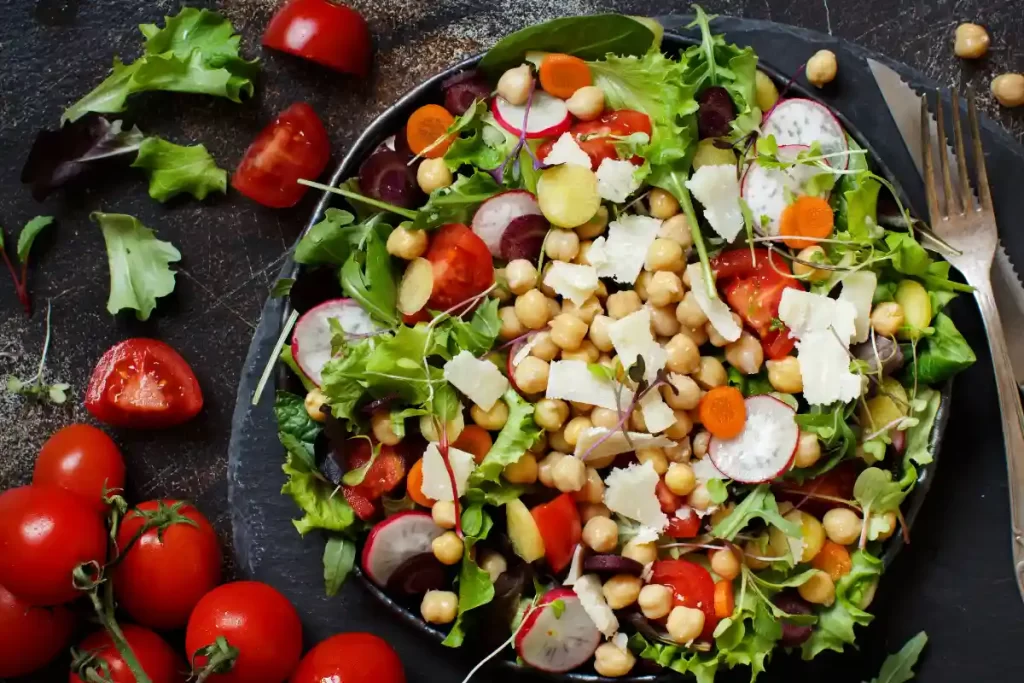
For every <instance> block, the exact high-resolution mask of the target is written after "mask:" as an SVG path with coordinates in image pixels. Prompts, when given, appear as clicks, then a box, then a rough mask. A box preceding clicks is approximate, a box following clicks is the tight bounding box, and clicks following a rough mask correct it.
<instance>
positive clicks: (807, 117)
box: [761, 97, 850, 170]
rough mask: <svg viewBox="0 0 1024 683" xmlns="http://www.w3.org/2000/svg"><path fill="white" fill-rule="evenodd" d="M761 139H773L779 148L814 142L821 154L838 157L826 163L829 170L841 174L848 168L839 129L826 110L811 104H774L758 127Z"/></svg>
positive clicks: (801, 101) (795, 100)
mask: <svg viewBox="0 0 1024 683" xmlns="http://www.w3.org/2000/svg"><path fill="white" fill-rule="evenodd" d="M761 135H762V136H764V137H767V136H769V135H774V136H775V142H776V144H778V145H779V146H780V147H781V146H782V145H807V146H808V147H810V146H811V145H813V144H814V143H815V142H817V143H818V144H820V145H821V151H822V153H824V154H838V155H839V156H836V157H832V158H830V159H829V161H830V162H831V163H830V166H832V167H834V168H839V169H843V170H845V169H846V168H847V167H848V166H849V165H850V155H849V154H844V152H849V150H850V146H849V144H848V143H847V140H846V131H845V130H843V125H842V124H841V123H839V119H837V118H836V115H835V114H833V113H832V111H831V110H830V109H829V108H828V107H826V106H825V105H823V104H820V103H818V102H815V101H814V100H806V99H803V98H799V97H795V98H792V99H789V100H783V101H782V102H780V103H778V104H777V105H775V108H774V109H772V111H771V113H770V114H769V115H768V117H767V118H765V120H764V121H763V122H762V123H761Z"/></svg>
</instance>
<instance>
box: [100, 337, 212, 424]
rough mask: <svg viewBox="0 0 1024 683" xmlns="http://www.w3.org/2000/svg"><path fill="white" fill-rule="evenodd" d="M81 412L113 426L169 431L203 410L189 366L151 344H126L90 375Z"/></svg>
mask: <svg viewBox="0 0 1024 683" xmlns="http://www.w3.org/2000/svg"><path fill="white" fill-rule="evenodd" d="M85 407H86V409H87V410H88V411H89V412H90V413H92V414H93V416H94V417H95V418H96V419H97V420H99V421H100V422H105V423H106V424H109V425H113V426H115V427H135V428H159V427H173V426H174V425H178V424H181V423H183V422H187V421H189V420H191V419H192V418H193V417H195V416H196V415H197V414H198V413H199V411H200V410H202V408H203V392H202V391H201V390H200V388H199V381H198V380H197V379H196V376H195V373H193V372H192V368H191V367H189V364H188V362H187V361H186V360H185V359H184V358H182V357H181V355H180V354H179V353H178V352H177V351H175V350H174V349H173V348H171V347H170V346H168V345H167V344H165V343H163V342H162V341H157V340H156V339H144V338H134V339H126V340H124V341H123V342H121V343H120V344H116V345H114V346H112V347H110V348H109V349H107V352H106V353H104V354H103V357H102V358H100V361H99V363H97V364H96V368H95V369H94V370H93V371H92V377H91V378H90V379H89V386H88V388H87V389H86V392H85Z"/></svg>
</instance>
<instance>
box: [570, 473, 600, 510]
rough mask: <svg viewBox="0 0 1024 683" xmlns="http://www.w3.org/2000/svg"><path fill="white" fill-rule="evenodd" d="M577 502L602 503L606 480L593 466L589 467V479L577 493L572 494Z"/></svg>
mask: <svg viewBox="0 0 1024 683" xmlns="http://www.w3.org/2000/svg"><path fill="white" fill-rule="evenodd" d="M572 498H573V500H575V501H576V502H577V503H600V502H601V501H603V500H604V481H603V480H602V479H601V475H600V474H599V473H598V471H597V470H596V469H594V468H593V467H588V468H587V481H586V483H585V484H583V488H581V489H580V490H579V491H577V492H576V493H574V494H572Z"/></svg>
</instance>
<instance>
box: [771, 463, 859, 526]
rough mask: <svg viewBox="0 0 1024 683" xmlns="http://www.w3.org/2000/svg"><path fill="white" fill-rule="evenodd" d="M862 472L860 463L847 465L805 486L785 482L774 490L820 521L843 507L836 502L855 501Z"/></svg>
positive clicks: (819, 476)
mask: <svg viewBox="0 0 1024 683" xmlns="http://www.w3.org/2000/svg"><path fill="white" fill-rule="evenodd" d="M862 469H863V467H862V466H861V465H860V464H858V462H854V461H847V462H844V463H840V464H839V465H837V466H836V467H834V468H833V469H831V470H829V471H828V472H826V473H825V474H821V475H818V476H817V477H814V478H813V479H808V480H807V481H805V482H804V483H802V484H798V483H797V482H795V481H784V482H782V483H781V484H779V485H778V486H777V487H774V488H775V490H776V492H777V494H778V497H779V499H780V500H787V501H789V502H791V503H793V504H794V505H797V504H799V505H800V509H801V510H803V511H805V512H809V513H811V514H813V515H816V516H818V517H821V516H822V515H824V514H825V513H826V512H828V511H829V510H831V509H832V508H835V507H844V506H843V505H842V503H838V502H836V500H853V485H854V483H856V481H857V476H858V475H859V474H860V472H861V470H862ZM830 499H836V500H830Z"/></svg>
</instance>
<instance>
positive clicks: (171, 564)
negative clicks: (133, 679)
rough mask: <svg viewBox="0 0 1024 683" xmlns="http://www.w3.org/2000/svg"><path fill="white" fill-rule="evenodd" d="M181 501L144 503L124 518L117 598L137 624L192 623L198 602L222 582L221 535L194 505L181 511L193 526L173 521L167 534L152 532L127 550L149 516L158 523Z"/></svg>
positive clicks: (165, 627)
mask: <svg viewBox="0 0 1024 683" xmlns="http://www.w3.org/2000/svg"><path fill="white" fill-rule="evenodd" d="M178 502H179V501H175V500H159V501H158V500H150V501H147V502H145V503H140V504H139V505H137V506H136V507H135V508H134V509H133V510H131V511H130V512H128V514H127V515H125V518H124V520H123V521H122V522H121V527H120V529H118V531H117V547H118V548H119V549H121V552H124V553H125V554H124V557H123V558H122V559H121V561H120V563H119V564H118V565H117V567H116V568H115V570H114V594H115V595H116V596H117V600H118V602H119V603H120V605H121V607H123V608H124V610H125V611H126V612H128V614H130V615H131V616H132V618H133V619H134V620H135V621H137V622H139V623H140V624H142V625H143V626H149V627H150V628H155V629H160V630H168V629H173V628H180V627H182V626H184V625H185V624H186V623H188V615H189V614H191V613H192V608H193V607H195V605H196V603H197V602H199V599H200V598H201V597H203V595H205V594H206V593H207V592H209V591H210V590H211V589H212V588H213V587H214V586H216V585H217V584H218V583H220V544H219V543H218V542H217V534H216V532H214V530H213V527H212V526H210V523H209V522H208V521H207V520H206V517H204V516H203V515H202V514H201V513H200V512H199V511H198V510H196V509H195V508H194V507H192V506H191V505H187V504H183V505H181V507H179V508H177V514H178V515H180V516H182V517H184V518H186V519H188V520H191V522H192V523H191V524H190V523H188V522H172V523H170V524H168V525H167V526H166V528H164V529H162V530H158V529H157V528H153V529H150V530H148V531H146V532H145V533H144V534H142V536H140V537H139V539H138V540H137V541H136V542H135V543H134V545H132V546H131V547H130V548H129V547H128V544H129V542H130V541H131V539H132V538H134V537H135V535H136V534H137V533H138V532H139V530H141V529H142V527H143V525H144V524H145V523H146V518H147V516H150V515H152V516H153V517H154V521H156V520H159V519H161V518H164V519H166V518H168V517H169V516H170V515H173V514H174V513H172V512H171V509H172V506H174V505H175V504H177V503H178ZM125 548H128V550H127V552H125V550H124V549H125Z"/></svg>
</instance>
